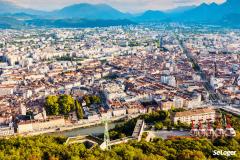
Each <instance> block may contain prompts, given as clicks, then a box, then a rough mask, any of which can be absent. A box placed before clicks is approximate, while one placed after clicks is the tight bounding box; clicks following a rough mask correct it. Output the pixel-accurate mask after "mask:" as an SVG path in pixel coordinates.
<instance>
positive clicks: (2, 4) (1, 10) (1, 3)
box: [0, 0, 46, 15]
mask: <svg viewBox="0 0 240 160" xmlns="http://www.w3.org/2000/svg"><path fill="white" fill-rule="evenodd" d="M20 12H22V13H27V14H33V15H45V14H46V12H44V11H39V10H34V9H28V8H23V7H19V6H17V5H15V4H14V3H11V2H8V1H5V0H0V14H9V13H20Z"/></svg>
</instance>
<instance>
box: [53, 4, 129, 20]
mask: <svg viewBox="0 0 240 160" xmlns="http://www.w3.org/2000/svg"><path fill="white" fill-rule="evenodd" d="M52 15H54V16H56V17H61V18H86V19H123V18H127V17H128V15H129V14H125V13H122V12H120V11H118V10H116V9H114V8H112V7H111V6H109V5H106V4H96V5H93V4H87V3H81V4H75V5H71V6H68V7H65V8H63V9H61V10H58V11H54V12H52Z"/></svg>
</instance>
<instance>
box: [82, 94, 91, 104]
mask: <svg viewBox="0 0 240 160" xmlns="http://www.w3.org/2000/svg"><path fill="white" fill-rule="evenodd" d="M83 100H84V101H85V102H86V104H87V106H88V107H89V106H90V105H91V101H90V97H89V96H88V95H85V96H84V97H83Z"/></svg>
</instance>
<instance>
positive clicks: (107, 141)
mask: <svg viewBox="0 0 240 160" xmlns="http://www.w3.org/2000/svg"><path fill="white" fill-rule="evenodd" d="M103 123H104V125H105V130H104V143H105V144H106V150H110V149H111V147H110V145H109V143H110V137H109V132H108V120H107V119H105V120H103Z"/></svg>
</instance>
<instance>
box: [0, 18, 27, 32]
mask: <svg viewBox="0 0 240 160" xmlns="http://www.w3.org/2000/svg"><path fill="white" fill-rule="evenodd" d="M23 27H25V23H24V22H23V21H19V20H16V19H15V18H11V17H4V16H0V28H1V29H18V28H23Z"/></svg>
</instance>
